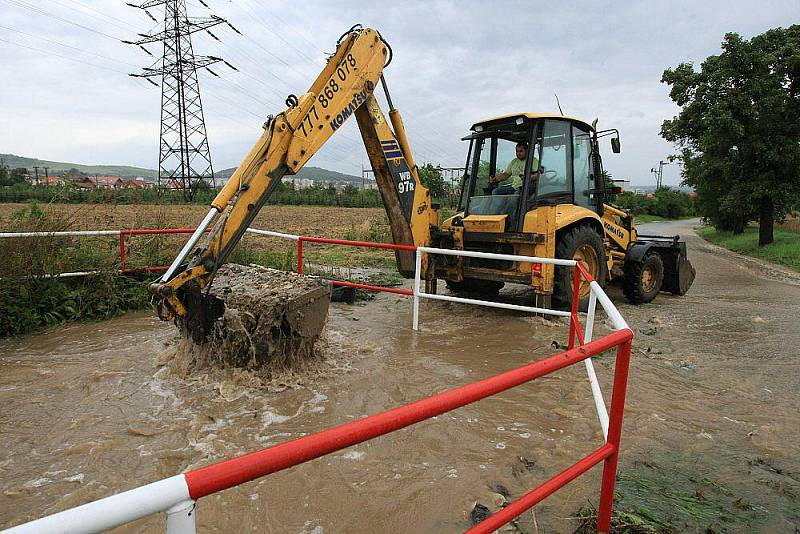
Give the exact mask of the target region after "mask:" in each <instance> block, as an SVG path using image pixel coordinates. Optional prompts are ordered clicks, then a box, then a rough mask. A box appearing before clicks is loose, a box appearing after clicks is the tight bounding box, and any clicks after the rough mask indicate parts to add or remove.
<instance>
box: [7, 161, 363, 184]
mask: <svg viewBox="0 0 800 534" xmlns="http://www.w3.org/2000/svg"><path fill="white" fill-rule="evenodd" d="M0 159H2V160H3V163H4V164H5V165H7V166H8V167H10V168H12V169H14V168H16V167H25V168H27V169H32V168H33V167H34V166H38V167H41V168H42V169H41V171H40V172H41V173H42V176H44V167H47V168H48V170H49V171H50V172H63V171H68V170H70V169H78V170H79V171H81V172H84V173H86V174H101V175H110V176H122V177H123V178H133V177H135V176H141V177H144V178H147V179H148V180H151V181H154V180H155V179H156V178H157V177H158V171H157V170H155V169H145V168H142V167H132V166H129V165H81V164H79V163H66V162H63V161H48V160H44V159H36V158H26V157H24V156H17V155H14V154H0ZM235 170H236V167H231V168H230V169H223V170H221V171H217V172H215V173H214V174H215V175H216V178H218V179H222V180H227V179H228V178H230V177H231V175H232V174H233V171H235ZM296 176H297V177H298V178H307V179H309V180H313V181H315V182H328V183H330V182H348V183H352V184H354V185H355V184H359V185H360V184H361V177H360V176H353V175H352V174H343V173H341V172H336V171H329V170H328V169H323V168H321V167H304V168H303V169H301V170H300V172H298V173H297V175H296Z"/></svg>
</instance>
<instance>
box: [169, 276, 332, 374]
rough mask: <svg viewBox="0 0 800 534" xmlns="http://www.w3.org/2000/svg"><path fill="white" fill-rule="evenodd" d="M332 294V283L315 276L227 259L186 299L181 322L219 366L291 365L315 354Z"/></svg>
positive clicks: (187, 332)
mask: <svg viewBox="0 0 800 534" xmlns="http://www.w3.org/2000/svg"><path fill="white" fill-rule="evenodd" d="M330 295H331V288H330V284H329V282H326V281H323V280H320V279H317V278H312V277H309V276H304V275H301V274H296V273H291V272H283V271H277V270H274V269H268V268H265V267H258V266H250V267H245V266H243V265H237V264H226V265H223V266H222V267H220V269H219V270H218V271H217V272H216V274H215V276H214V279H213V281H212V283H211V285H210V288H208V289H204V290H202V291H201V292H197V293H195V294H194V295H193V296H192V297H191V298H189V299H187V304H188V305H187V312H188V313H187V315H186V317H185V318H179V326H180V327H181V331H182V334H183V335H184V337H187V338H190V339H191V340H192V341H193V342H194V344H195V345H196V346H197V347H198V348H200V349H201V352H203V353H204V354H205V355H206V356H207V359H212V360H216V361H214V362H213V363H215V364H217V365H220V366H234V367H246V368H259V369H261V368H264V367H271V368H286V367H293V366H296V365H297V364H298V363H299V362H302V361H304V360H308V359H309V358H312V357H313V356H314V355H315V344H316V342H317V341H318V340H319V338H320V336H321V334H322V330H323V328H324V326H325V322H326V320H327V317H328V307H329V304H330Z"/></svg>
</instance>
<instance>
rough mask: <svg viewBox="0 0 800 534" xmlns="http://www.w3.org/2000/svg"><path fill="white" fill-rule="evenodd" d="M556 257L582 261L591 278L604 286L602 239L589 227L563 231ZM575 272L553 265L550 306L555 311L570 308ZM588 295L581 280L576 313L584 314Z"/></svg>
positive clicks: (605, 273)
mask: <svg viewBox="0 0 800 534" xmlns="http://www.w3.org/2000/svg"><path fill="white" fill-rule="evenodd" d="M556 258H562V259H568V260H577V261H582V262H583V263H585V264H586V267H587V269H588V271H589V274H591V275H592V278H594V279H595V280H596V281H597V283H599V284H600V285H601V286H604V285H605V282H606V278H607V271H608V266H607V264H606V252H605V248H604V247H603V238H602V237H601V236H600V234H599V233H597V230H595V229H594V228H592V227H591V226H576V227H575V228H572V229H571V230H568V231H566V232H564V233H563V234H562V235H561V236H560V237H559V239H558V244H557V245H556ZM574 273H575V268H574V267H566V266H561V265H556V269H555V278H554V280H553V305H554V306H555V307H556V308H559V309H562V310H569V309H570V308H571V307H572V296H573V288H572V281H573V277H574V276H575V274H574ZM590 292H591V288H590V286H589V282H586V281H585V280H583V281H581V285H580V290H579V293H578V294H579V295H580V303H579V304H578V309H579V310H581V311H586V309H587V308H588V307H589V293H590Z"/></svg>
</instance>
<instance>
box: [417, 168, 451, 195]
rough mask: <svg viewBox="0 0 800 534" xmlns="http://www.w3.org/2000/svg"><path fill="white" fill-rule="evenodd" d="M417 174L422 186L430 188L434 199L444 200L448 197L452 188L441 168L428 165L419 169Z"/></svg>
mask: <svg viewBox="0 0 800 534" xmlns="http://www.w3.org/2000/svg"><path fill="white" fill-rule="evenodd" d="M417 172H418V173H419V179H420V181H421V182H422V185H424V186H425V187H427V188H428V191H430V193H431V196H432V197H433V198H435V199H444V198H447V197H448V195H449V194H450V186H449V185H448V184H447V182H446V181H445V179H444V176H443V175H442V168H441V167H440V166H438V165H434V164H433V163H426V164H424V165H422V166H421V167H417Z"/></svg>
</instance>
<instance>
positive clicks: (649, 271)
mask: <svg viewBox="0 0 800 534" xmlns="http://www.w3.org/2000/svg"><path fill="white" fill-rule="evenodd" d="M663 283H664V262H663V261H661V256H660V255H659V254H658V252H655V251H654V250H650V251H649V252H648V253H647V254H645V255H644V258H642V261H626V262H625V279H624V281H623V282H622V292H623V293H625V298H627V299H628V302H630V303H631V304H646V303H648V302H650V301H652V300H653V299H654V298H656V295H658V292H659V291H661V285H662V284H663Z"/></svg>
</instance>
